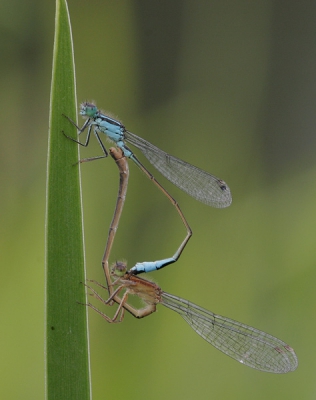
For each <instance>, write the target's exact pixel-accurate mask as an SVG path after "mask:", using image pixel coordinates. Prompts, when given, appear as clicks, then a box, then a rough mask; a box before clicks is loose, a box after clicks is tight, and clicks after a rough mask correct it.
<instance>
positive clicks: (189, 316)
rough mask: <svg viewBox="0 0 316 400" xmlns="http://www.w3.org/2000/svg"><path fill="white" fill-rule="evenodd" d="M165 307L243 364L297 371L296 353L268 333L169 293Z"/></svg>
mask: <svg viewBox="0 0 316 400" xmlns="http://www.w3.org/2000/svg"><path fill="white" fill-rule="evenodd" d="M161 304H163V305H164V306H166V307H168V308H170V309H172V310H174V311H176V312H177V313H179V314H180V315H181V316H182V317H183V318H184V319H185V320H186V321H187V322H188V323H189V324H190V325H191V326H192V328H193V329H194V330H195V331H196V332H197V333H198V334H199V335H200V336H202V338H203V339H205V340H206V341H207V342H209V343H210V344H212V345H213V346H214V347H216V348H217V349H218V350H220V351H222V352H223V353H225V354H227V355H228V356H230V357H232V358H234V359H235V360H237V361H239V362H240V363H242V364H245V365H248V366H249V367H252V368H255V369H258V370H261V371H265V372H273V373H277V374H282V373H286V372H290V371H294V370H295V369H296V368H297V365H298V360H297V357H296V354H295V352H294V350H293V349H292V348H291V347H290V346H288V345H287V344H286V343H284V342H283V341H282V340H280V339H277V338H275V337H273V336H271V335H269V334H268V333H265V332H262V331H259V330H258V329H255V328H252V327H251V326H248V325H245V324H242V323H240V322H237V321H233V320H231V319H229V318H226V317H222V316H220V315H216V314H213V313H212V312H210V311H207V310H205V309H203V308H202V307H199V306H197V305H195V304H193V303H191V302H189V301H187V300H184V299H181V298H180V297H177V296H173V295H171V294H169V293H165V292H162V295H161Z"/></svg>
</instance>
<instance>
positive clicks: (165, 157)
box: [124, 131, 232, 208]
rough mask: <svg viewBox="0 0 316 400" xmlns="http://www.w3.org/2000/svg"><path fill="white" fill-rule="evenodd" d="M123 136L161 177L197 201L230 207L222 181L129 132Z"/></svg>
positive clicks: (227, 188) (227, 193)
mask: <svg viewBox="0 0 316 400" xmlns="http://www.w3.org/2000/svg"><path fill="white" fill-rule="evenodd" d="M124 135H125V139H126V141H127V142H129V143H131V144H132V145H134V146H135V147H137V148H138V149H139V150H140V151H141V152H142V153H143V154H144V156H145V157H146V158H147V159H148V161H149V162H150V163H151V164H152V165H153V166H154V167H155V168H156V169H157V170H158V171H159V172H160V173H161V174H162V175H164V176H165V177H166V178H167V179H168V180H169V181H170V182H172V183H173V184H174V185H176V186H178V187H179V188H180V189H182V190H183V191H184V192H186V193H188V194H189V195H190V196H192V197H194V198H195V199H196V200H199V201H201V202H202V203H205V204H207V205H210V206H213V207H217V208H224V207H228V206H229V205H230V204H231V202H232V197H231V194H230V190H229V187H228V186H227V184H226V183H225V182H224V181H222V180H221V179H218V178H216V177H215V176H213V175H211V174H209V173H208V172H205V171H203V170H202V169H200V168H197V167H195V166H194V165H192V164H189V163H187V162H185V161H182V160H180V159H179V158H176V157H173V156H171V155H169V154H168V153H166V152H164V151H162V150H160V149H159V148H158V147H156V146H154V145H153V144H151V143H149V142H147V140H145V139H142V138H140V137H139V136H137V135H134V134H133V133H131V132H129V131H125V133H124Z"/></svg>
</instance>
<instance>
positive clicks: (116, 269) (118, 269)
mask: <svg viewBox="0 0 316 400" xmlns="http://www.w3.org/2000/svg"><path fill="white" fill-rule="evenodd" d="M126 271H127V266H126V263H125V262H123V261H116V262H115V263H114V264H113V265H112V266H111V275H112V276H117V277H120V276H123V275H125V274H126Z"/></svg>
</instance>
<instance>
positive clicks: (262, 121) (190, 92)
mask: <svg viewBox="0 0 316 400" xmlns="http://www.w3.org/2000/svg"><path fill="white" fill-rule="evenodd" d="M69 9H70V16H71V21H72V27H73V38H74V48H75V61H76V73H77V84H78V86H77V90H78V101H79V102H80V101H82V100H96V101H97V104H98V106H99V107H100V108H103V109H105V110H108V111H112V112H113V113H114V114H115V115H117V116H118V117H120V118H121V119H122V120H123V122H124V123H125V125H126V127H127V129H129V130H131V131H132V132H135V133H136V134H137V135H139V136H142V137H144V138H145V139H148V140H149V141H151V142H152V143H154V144H156V145H157V146H159V147H160V148H162V149H164V150H166V151H168V152H170V153H171V154H174V155H176V156H178V157H180V158H182V159H184V160H187V161H189V162H191V163H192V164H195V165H198V166H199V167H201V168H203V169H205V170H208V171H210V172H211V173H214V174H215V175H217V176H219V177H221V178H222V179H224V180H225V181H227V183H228V184H229V186H230V188H231V190H232V194H233V204H232V206H231V207H230V208H228V209H225V210H218V209H211V208H209V207H207V206H204V205H202V204H200V203H198V202H196V201H195V200H193V199H191V198H190V197H189V196H187V195H186V194H184V193H182V192H181V191H180V190H178V189H177V188H175V187H174V186H172V185H171V184H169V183H168V182H166V180H165V179H164V178H162V177H161V176H160V175H159V174H158V172H156V171H154V169H153V168H152V167H150V170H151V171H152V172H154V174H155V175H156V176H157V178H158V179H159V180H160V181H161V183H162V184H163V185H165V186H166V188H167V189H168V190H169V191H170V192H171V193H172V194H173V195H174V197H175V198H176V199H177V200H178V202H179V204H180V205H181V207H182V210H183V211H184V213H185V215H186V217H187V219H188V221H189V223H190V225H191V227H192V229H193V237H192V239H191V241H190V243H189V245H188V246H187V248H186V250H185V252H184V253H183V255H182V257H181V258H180V260H179V262H178V263H177V264H175V265H172V266H170V267H168V268H166V269H164V270H163V271H160V272H157V273H153V274H151V278H152V279H154V280H155V281H156V282H157V283H159V285H160V286H161V287H162V288H163V289H164V290H165V291H167V292H170V293H173V294H176V295H179V296H182V297H184V298H187V299H190V300H191V301H193V302H195V303H197V304H199V305H201V306H202V307H205V308H208V309H210V310H211V311H214V312H216V313H219V314H222V315H225V316H228V317H231V318H234V319H236V320H239V321H242V322H245V323H247V324H249V325H252V326H255V327H256V328H258V329H262V330H264V331H266V332H269V333H271V334H272V335H275V336H277V337H280V338H281V339H283V340H284V341H286V342H287V343H289V344H290V345H291V346H292V347H294V349H295V350H296V352H297V355H298V357H299V367H298V369H297V371H295V372H294V373H290V374H287V375H272V374H265V373H261V372H258V371H255V370H252V369H250V368H246V367H244V366H242V365H240V364H239V363H237V362H235V361H233V360H231V359H230V358H229V357H227V356H224V355H223V354H222V353H220V352H219V351H217V350H215V349H214V348H212V347H211V346H210V345H208V344H207V343H206V342H205V341H203V340H202V339H201V338H200V337H199V336H198V335H197V334H196V333H195V332H194V331H193V330H192V329H191V328H190V327H189V326H188V325H187V324H186V323H185V321H183V320H182V319H181V318H180V317H179V316H178V315H176V314H174V313H172V312H171V311H170V310H167V309H165V308H163V307H162V306H161V307H158V312H157V313H155V314H153V315H151V316H150V317H148V318H145V319H143V320H136V319H134V318H133V317H132V316H130V315H127V316H126V319H125V321H124V323H123V324H116V325H109V324H107V323H105V321H104V320H102V319H101V318H100V317H99V316H98V315H95V314H93V313H92V312H90V313H89V318H90V328H91V329H90V343H91V369H92V383H93V398H94V399H103V398H111V399H122V398H127V399H136V398H137V399H145V398H149V399H162V398H163V399H166V400H167V399H174V398H181V399H192V398H196V399H204V398H217V399H297V398H298V397H300V398H303V399H315V396H316V386H315V372H316V357H315V347H316V346H315V329H316V318H315V301H316V290H315V288H314V286H315V285H314V282H315V279H316V268H315V267H316V265H315V261H316V246H315V231H316V226H315V222H316V213H315V211H316V210H315V208H316V205H315V198H316V187H315V180H316V161H315V150H316V143H315V141H316V139H315V126H316V116H315V110H314V109H315V107H314V105H315V104H316V85H315V82H316V79H315V70H316V45H315V43H316V28H315V27H316V24H315V21H316V7H315V4H314V3H312V2H307V1H302V2H296V1H286V2H285V1H254V2H250V1H239V2H235V1H197V2H195V1H179V0H173V1H172V2H170V1H166V0H161V1H159V2H158V1H145V0H142V1H136V0H135V1H128V0H126V1H120V2H112V1H100V0H98V1H97V0H95V1H93V2H76V1H74V0H71V1H69ZM17 10H19V12H17ZM54 14H55V5H54V2H41V1H39V0H37V1H33V2H31V3H29V2H22V1H15V0H13V1H10V2H4V1H2V2H1V13H0V20H1V24H0V26H1V36H0V44H1V61H0V66H1V75H0V76H1V78H0V79H1V92H0V98H1V103H2V106H1V108H2V110H4V115H3V118H2V129H1V132H2V145H1V164H2V166H1V168H0V176H1V196H0V201H1V207H0V210H1V225H0V229H1V230H0V233H1V239H0V243H1V252H0V254H1V280H0V282H1V283H0V284H1V290H0V296H1V304H2V307H1V309H2V311H1V322H2V323H1V330H0V346H1V350H0V354H1V362H0V365H1V371H0V394H1V398H5V399H18V398H23V399H40V398H43V396H44V356H43V349H44V232H45V230H44V217H45V179H46V176H45V174H46V154H47V132H48V112H49V94H50V82H51V62H52V49H53V37H54ZM92 143H93V144H92ZM92 143H91V145H90V147H89V148H88V149H84V151H82V152H81V156H82V157H89V156H94V155H98V154H100V149H99V148H98V146H97V144H96V143H95V141H92ZM136 153H137V152H136ZM140 158H141V159H142V160H143V161H144V159H143V157H141V155H140ZM145 164H146V163H145ZM146 165H148V164H146ZM81 171H82V178H83V202H84V223H85V237H86V260H87V268H88V272H87V274H88V277H89V278H93V279H97V280H99V281H101V282H103V276H102V271H101V265H100V260H101V258H102V254H103V250H104V245H105V241H106V237H107V232H108V227H109V224H110V221H111V217H112V214H113V210H114V204H115V200H116V192H117V185H118V172H117V169H116V167H115V165H114V163H113V162H112V160H110V159H108V160H100V161H96V162H94V163H88V164H84V165H82V167H81ZM184 236H185V229H184V228H183V226H182V224H181V222H180V219H179V218H178V215H177V214H176V212H175V211H174V209H173V207H172V206H171V205H170V204H169V203H168V201H167V200H166V199H164V198H163V196H162V195H161V193H160V192H159V191H158V190H157V189H156V188H155V187H154V185H153V184H152V183H150V182H149V180H147V179H146V178H145V177H144V176H143V175H142V174H141V173H140V172H139V170H138V169H137V167H135V166H134V165H132V163H130V184H129V191H128V197H127V201H126V206H125V209H124V213H123V218H122V220H121V224H120V227H119V230H118V234H117V237H116V242H115V245H114V248H113V251H112V256H111V261H115V260H117V259H127V260H128V263H129V266H132V265H134V263H135V262H136V261H144V260H155V259H160V258H164V257H169V256H171V255H172V254H173V253H174V252H175V250H176V248H177V246H178V245H179V243H180V242H181V240H182V239H183V238H184ZM105 311H107V312H109V310H105ZM110 312H111V310H110Z"/></svg>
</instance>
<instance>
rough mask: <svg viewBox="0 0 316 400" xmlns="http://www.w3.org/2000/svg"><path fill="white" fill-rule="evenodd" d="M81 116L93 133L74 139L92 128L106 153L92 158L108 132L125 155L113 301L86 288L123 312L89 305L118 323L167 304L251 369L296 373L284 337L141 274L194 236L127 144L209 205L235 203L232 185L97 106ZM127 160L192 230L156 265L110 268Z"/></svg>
mask: <svg viewBox="0 0 316 400" xmlns="http://www.w3.org/2000/svg"><path fill="white" fill-rule="evenodd" d="M80 114H81V115H82V116H83V117H86V118H87V120H86V122H85V123H84V125H83V126H82V127H81V128H79V127H78V126H77V125H76V124H75V123H74V122H73V121H72V120H70V119H69V118H68V119H69V120H70V122H71V123H72V124H74V125H75V126H76V127H77V129H78V133H79V134H81V133H82V132H84V131H85V130H86V129H87V130H88V133H87V138H86V141H85V143H80V142H78V141H77V140H75V139H73V138H71V137H69V138H70V139H71V140H73V141H75V142H77V143H79V144H81V145H83V146H88V144H89V139H90V134H91V130H92V129H93V133H94V134H95V136H96V138H97V140H98V142H99V144H100V146H101V148H102V151H103V155H102V156H99V157H93V158H92V159H97V158H104V157H106V156H107V154H108V153H107V150H106V148H105V146H104V144H103V142H102V140H101V138H100V136H99V135H100V134H105V135H106V136H107V137H108V138H109V139H110V140H112V141H113V142H114V143H115V144H116V145H117V147H118V148H119V149H120V150H121V152H122V154H121V155H120V153H119V152H118V151H117V150H115V149H111V155H112V157H113V158H114V159H115V160H116V162H117V165H118V168H119V171H120V186H119V193H118V198H117V204H116V208H115V213H114V216H113V220H112V224H111V227H110V233H109V237H108V241H107V245H106V250H105V253H104V257H103V261H102V264H103V268H104V273H105V276H106V280H107V286H103V285H100V284H98V283H97V285H98V286H101V287H102V288H104V289H107V290H108V291H109V298H108V299H107V300H103V298H102V297H101V296H100V295H99V294H98V293H97V292H96V291H95V290H94V289H93V288H91V287H90V286H88V285H87V286H88V288H89V289H90V290H91V293H92V294H93V295H94V296H95V297H96V298H97V299H99V300H100V301H102V302H103V303H104V304H106V305H112V304H113V303H114V302H115V303H117V304H118V309H117V311H116V313H115V315H114V317H113V318H110V317H108V316H107V315H106V314H104V313H102V312H101V311H100V310H98V309H97V308H96V307H95V306H94V305H92V304H91V303H88V305H89V306H90V307H91V308H93V309H94V310H96V311H97V312H98V313H99V314H101V315H102V317H103V318H104V319H105V320H106V321H108V322H118V321H122V320H123V318H124V311H125V310H127V311H128V312H130V313H131V314H132V315H134V316H135V317H137V318H143V317H145V316H147V315H149V314H151V313H153V312H154V311H156V305H158V304H162V305H164V306H166V307H167V308H170V309H171V310H174V311H176V312H177V313H179V314H180V315H181V316H182V317H183V318H184V319H185V320H186V321H187V322H188V323H189V324H190V325H191V327H192V328H193V329H194V330H195V331H196V332H197V333H198V334H199V335H200V336H202V337H203V338H204V339H205V340H206V341H208V342H209V343H211V344H212V345H213V346H215V347H216V348H217V349H219V350H221V351H222V352H224V353H225V354H227V355H228V356H230V357H232V358H234V359H236V360H237V361H239V362H241V363H243V364H245V365H247V366H250V367H252V368H255V369H258V370H261V371H265V372H273V373H286V372H289V371H293V370H295V369H296V368H297V365H298V361H297V357H296V354H295V352H294V350H293V349H292V348H291V347H290V346H288V345H287V344H286V343H285V342H283V341H281V340H280V339H277V338H275V337H273V336H271V335H269V334H267V333H264V332H262V331H259V330H257V329H255V328H252V327H250V326H248V325H245V324H242V323H240V322H237V321H234V320H231V319H229V318H227V317H222V316H220V315H217V314H214V313H212V312H210V311H207V310H205V309H203V308H201V307H199V306H197V305H195V304H193V303H191V302H190V301H188V300H184V299H182V298H180V297H177V296H174V295H171V294H168V293H166V292H164V291H163V290H162V289H161V288H160V287H159V286H158V285H156V284H155V283H153V282H150V281H148V280H146V279H143V278H140V277H138V276H136V275H138V274H140V273H143V272H150V271H153V270H158V269H161V268H163V267H165V266H166V265H168V264H171V263H174V262H175V261H177V260H178V258H179V257H180V255H181V253H182V251H183V249H184V247H185V246H186V244H187V242H188V240H189V239H190V237H191V234H192V232H191V229H190V227H189V224H188V223H187V221H186V219H185V217H184V215H183V213H182V211H181V209H180V207H179V205H178V203H177V202H176V201H175V199H174V198H173V197H172V196H171V195H170V194H169V193H168V192H167V191H166V190H165V189H164V188H163V187H162V186H161V185H160V183H159V182H158V181H157V180H156V179H155V178H154V177H153V175H152V174H151V173H150V172H149V171H148V170H147V169H146V168H145V167H144V166H143V164H142V163H141V162H140V161H139V160H138V158H137V157H136V156H135V155H134V154H133V152H132V151H131V150H130V149H129V148H128V147H127V145H126V143H125V142H128V143H131V144H133V145H134V146H135V147H137V148H138V149H140V150H141V151H142V153H143V154H144V155H145V156H146V157H147V159H148V160H149V161H150V162H151V163H152V164H153V165H154V166H155V167H156V168H157V169H158V170H159V171H160V172H161V173H162V174H163V175H164V176H165V177H166V178H167V179H169V180H170V181H171V182H172V183H174V184H175V185H176V186H178V187H179V188H180V189H182V190H184V191H185V192H187V193H188V194H190V195H191V196H192V197H194V198H196V199H197V200H200V201H202V202H203V203H205V204H208V205H211V206H214V207H218V208H223V207H227V206H229V205H230V204H231V194H230V190H229V188H228V186H227V184H226V183H225V182H224V181H223V180H221V179H218V178H216V177H215V176H213V175H211V174H209V173H207V172H205V171H203V170H201V169H199V168H197V167H194V166H193V165H191V164H188V163H186V162H185V161H182V160H180V159H178V158H176V157H173V156H171V155H169V154H167V153H165V152H163V151H162V150H160V149H159V148H157V147H156V146H154V145H152V144H151V143H149V142H147V141H146V140H144V139H141V138H139V137H138V136H136V135H134V134H133V133H131V132H129V131H127V130H126V129H125V127H124V125H123V124H122V123H121V122H119V121H118V120H116V119H113V118H112V117H109V116H107V115H105V114H104V113H102V112H101V111H99V110H98V109H97V107H96V106H95V105H94V104H92V103H83V104H82V105H81V109H80ZM67 137H68V136H67ZM126 157H127V158H130V159H132V160H133V161H134V162H135V163H136V165H137V166H138V167H139V168H140V169H141V170H142V171H143V172H145V174H146V175H147V176H148V177H149V178H150V179H151V180H152V181H153V182H154V183H155V184H156V185H157V186H158V188H159V189H160V190H161V191H162V192H163V193H164V194H165V195H166V196H167V197H168V199H169V200H170V201H171V203H172V204H174V205H175V207H176V209H177V211H178V213H179V215H180V217H181V219H182V221H183V223H184V224H185V226H186V229H187V235H186V237H185V239H184V241H183V242H182V243H181V245H180V247H179V249H178V250H177V251H176V253H175V254H174V256H173V257H170V258H166V259H163V260H158V261H154V262H142V263H136V265H135V266H133V267H132V268H131V269H129V270H128V269H127V266H126V264H125V263H123V262H116V263H115V264H114V266H112V268H109V265H108V258H109V255H110V250H111V247H112V244H113V240H114V236H115V233H116V230H117V227H118V223H119V219H120V216H121V212H122V209H123V204H124V199H125V195H126V191H127V182H128V166H127V162H126ZM92 159H91V158H90V159H84V160H81V161H82V162H83V161H90V160H92ZM92 282H94V281H92ZM94 283H96V282H94ZM122 293H123V294H122ZM120 294H122V297H120V296H119V295H120ZM129 295H136V296H138V297H139V298H141V299H142V300H143V301H144V303H145V307H143V308H141V309H136V308H134V307H133V306H132V305H130V304H129V303H128V297H129Z"/></svg>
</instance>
